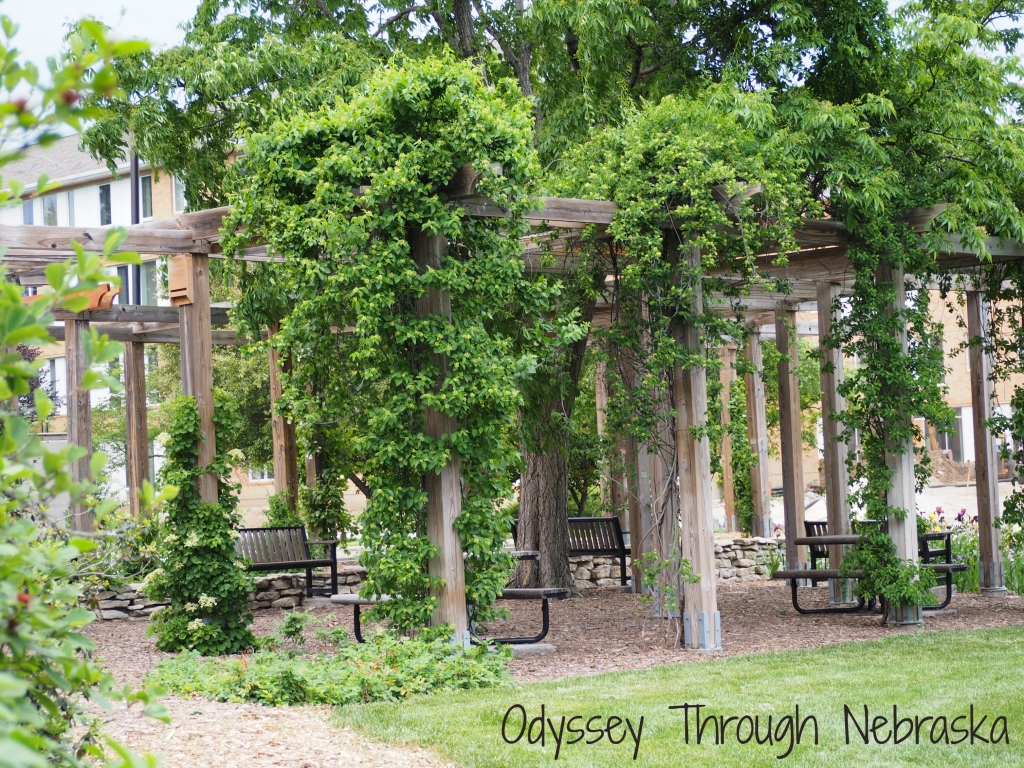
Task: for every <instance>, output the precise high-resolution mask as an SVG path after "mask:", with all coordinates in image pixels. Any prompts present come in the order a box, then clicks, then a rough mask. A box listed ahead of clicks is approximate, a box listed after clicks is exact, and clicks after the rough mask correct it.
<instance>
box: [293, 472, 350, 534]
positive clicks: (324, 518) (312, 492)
mask: <svg viewBox="0 0 1024 768" xmlns="http://www.w3.org/2000/svg"><path fill="white" fill-rule="evenodd" d="M299 512H300V514H301V518H302V520H303V522H305V525H306V532H307V533H308V534H309V538H310V539H312V540H314V541H327V540H329V539H336V538H338V536H339V535H340V536H342V537H344V536H345V533H346V531H347V530H348V529H349V528H350V527H351V525H352V520H351V517H350V515H349V513H348V510H346V509H345V480H344V479H343V478H339V477H335V476H334V475H333V473H324V474H323V475H321V476H320V477H319V478H317V484H316V485H315V486H313V487H312V488H310V487H309V486H307V485H303V486H302V490H301V491H300V492H299Z"/></svg>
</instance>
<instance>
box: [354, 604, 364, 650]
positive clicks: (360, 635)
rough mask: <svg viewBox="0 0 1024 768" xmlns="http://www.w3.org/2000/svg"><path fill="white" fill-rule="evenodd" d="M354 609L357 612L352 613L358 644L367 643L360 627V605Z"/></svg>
mask: <svg viewBox="0 0 1024 768" xmlns="http://www.w3.org/2000/svg"><path fill="white" fill-rule="evenodd" d="M352 607H353V608H355V611H353V613H352V626H353V629H355V631H356V642H357V643H365V642H366V641H365V640H363V633H362V628H361V627H360V626H359V603H356V604H355V605H353V606H352Z"/></svg>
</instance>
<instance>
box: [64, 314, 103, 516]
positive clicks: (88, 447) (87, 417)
mask: <svg viewBox="0 0 1024 768" xmlns="http://www.w3.org/2000/svg"><path fill="white" fill-rule="evenodd" d="M87 333H89V323H87V322H85V321H83V320H65V321H64V359H65V363H66V366H67V387H68V403H67V405H68V442H69V443H71V444H72V445H77V446H79V447H80V448H85V451H86V453H85V456H83V457H82V458H80V459H78V460H77V461H75V462H72V464H71V468H70V469H71V480H72V481H73V482H76V483H81V482H85V481H87V480H89V479H90V477H89V465H90V462H91V461H92V406H91V404H90V401H89V391H88V390H84V389H82V388H81V383H82V377H83V376H84V375H85V373H86V370H87V369H88V365H87V364H86V362H87V361H86V356H85V346H84V344H83V339H82V336H83V335H84V334H87ZM95 525H96V518H95V515H94V514H93V512H92V511H91V510H89V509H87V508H86V507H85V506H84V505H83V504H81V503H76V504H73V505H72V506H71V529H72V530H75V531H91V530H93V528H95Z"/></svg>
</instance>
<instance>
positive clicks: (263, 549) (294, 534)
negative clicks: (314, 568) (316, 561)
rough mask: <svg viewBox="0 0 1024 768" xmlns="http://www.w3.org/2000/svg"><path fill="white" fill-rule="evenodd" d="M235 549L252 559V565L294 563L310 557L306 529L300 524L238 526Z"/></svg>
mask: <svg viewBox="0 0 1024 768" xmlns="http://www.w3.org/2000/svg"><path fill="white" fill-rule="evenodd" d="M235 550H236V551H237V552H238V554H240V555H242V556H243V557H247V558H249V559H250V560H252V564H253V565H270V564H273V563H296V562H302V561H303V560H309V559H311V558H310V556H309V545H308V544H307V543H306V529H305V528H303V527H302V526H301V525H299V526H292V527H288V528H239V529H238V538H237V539H236V540H235Z"/></svg>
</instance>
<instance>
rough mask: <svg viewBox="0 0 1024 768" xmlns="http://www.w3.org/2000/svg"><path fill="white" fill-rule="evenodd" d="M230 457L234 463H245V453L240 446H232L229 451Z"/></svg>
mask: <svg viewBox="0 0 1024 768" xmlns="http://www.w3.org/2000/svg"><path fill="white" fill-rule="evenodd" d="M228 458H229V459H230V460H231V463H232V464H244V463H245V454H244V453H242V452H241V451H240V450H239V449H238V448H232V449H231V450H230V451H228Z"/></svg>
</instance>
